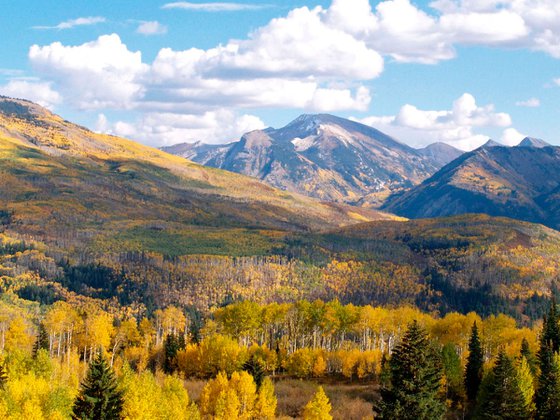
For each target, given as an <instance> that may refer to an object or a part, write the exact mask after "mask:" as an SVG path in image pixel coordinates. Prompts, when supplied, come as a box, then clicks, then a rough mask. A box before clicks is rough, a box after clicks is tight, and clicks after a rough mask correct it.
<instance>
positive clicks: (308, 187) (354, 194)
mask: <svg viewBox="0 0 560 420" xmlns="http://www.w3.org/2000/svg"><path fill="white" fill-rule="evenodd" d="M163 150H164V151H166V152H169V153H173V154H178V155H180V156H183V157H187V158H189V159H192V160H193V161H195V162H198V163H200V164H203V165H207V166H212V167H217V168H221V169H226V170H228V171H232V172H238V173H242V174H245V175H249V176H252V177H255V178H258V179H261V180H263V181H265V182H266V183H268V184H269V185H272V186H273V187H276V188H280V189H283V190H287V191H292V192H298V193H301V194H306V195H309V196H312V197H317V198H320V199H322V200H327V201H333V202H343V203H349V204H357V205H367V206H377V205H379V204H380V203H382V202H383V201H384V200H385V198H386V197H387V196H388V195H389V193H391V192H393V191H398V190H401V189H403V188H410V187H412V186H414V185H416V184H418V183H420V182H421V181H422V180H424V179H426V178H427V177H428V176H430V175H431V174H433V173H434V172H435V171H437V170H438V169H439V168H441V167H442V166H443V165H444V164H446V163H449V162H450V161H451V160H453V159H454V158H456V157H458V156H459V155H460V154H461V152H460V151H458V150H457V149H454V148H453V147H451V146H447V145H443V144H436V145H432V146H430V147H428V148H426V149H422V150H416V149H413V148H411V147H409V146H407V145H405V144H403V143H400V142H399V141H397V140H395V139H394V138H392V137H390V136H388V135H386V134H384V133H382V132H380V131H378V130H376V129H374V128H371V127H369V126H366V125H363V124H360V123H357V122H354V121H350V120H347V119H344V118H339V117H335V116H333V115H326V114H320V115H302V116H300V117H298V118H297V119H296V120H294V121H292V122H291V123H290V124H288V125H287V126H285V127H283V128H280V129H273V128H268V129H266V130H258V131H253V132H251V133H247V134H245V135H244V136H243V137H242V138H241V140H239V141H238V142H234V143H230V144H228V145H219V146H211V145H205V144H200V143H197V144H194V145H186V144H183V145H177V146H172V147H168V148H164V149H163Z"/></svg>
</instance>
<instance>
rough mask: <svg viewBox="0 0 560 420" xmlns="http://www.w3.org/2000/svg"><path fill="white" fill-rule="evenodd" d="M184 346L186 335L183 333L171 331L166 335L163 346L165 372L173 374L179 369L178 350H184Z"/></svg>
mask: <svg viewBox="0 0 560 420" xmlns="http://www.w3.org/2000/svg"><path fill="white" fill-rule="evenodd" d="M184 348H185V337H184V336H183V335H182V334H173V333H169V334H168V335H167V337H165V343H164V346H163V353H164V355H163V356H164V360H163V371H164V372H165V373H168V374H171V373H173V372H175V371H176V370H177V352H178V351H179V350H184Z"/></svg>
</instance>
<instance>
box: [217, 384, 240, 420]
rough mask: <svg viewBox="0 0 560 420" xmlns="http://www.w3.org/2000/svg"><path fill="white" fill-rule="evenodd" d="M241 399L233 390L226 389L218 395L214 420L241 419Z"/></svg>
mask: <svg viewBox="0 0 560 420" xmlns="http://www.w3.org/2000/svg"><path fill="white" fill-rule="evenodd" d="M239 406H240V404H239V399H238V398H237V393H236V392H235V390H233V389H226V390H224V391H222V392H220V394H219V395H218V398H217V399H216V403H215V408H214V417H213V419H214V420H237V419H239V418H240V417H239Z"/></svg>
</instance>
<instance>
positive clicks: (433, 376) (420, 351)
mask: <svg viewBox="0 0 560 420" xmlns="http://www.w3.org/2000/svg"><path fill="white" fill-rule="evenodd" d="M389 372H390V385H389V386H388V387H383V388H382V390H381V398H382V400H381V403H380V406H379V407H378V410H379V411H380V418H382V419H402V420H408V419H410V420H412V419H414V420H436V419H442V418H443V417H444V414H445V405H444V403H443V401H442V400H441V398H440V395H439V394H440V390H441V379H442V374H443V373H442V367H441V360H440V358H439V352H438V351H437V350H435V349H434V348H433V347H432V344H431V343H430V340H429V338H428V334H427V333H426V331H425V330H424V329H423V328H422V327H421V326H420V325H418V322H416V321H414V322H413V323H412V324H410V326H409V327H408V330H407V332H406V333H405V335H404V337H403V339H402V342H401V343H400V344H399V345H398V346H397V347H396V348H395V351H394V352H393V354H392V356H391V359H390V360H389Z"/></svg>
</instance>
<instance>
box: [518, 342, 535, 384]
mask: <svg viewBox="0 0 560 420" xmlns="http://www.w3.org/2000/svg"><path fill="white" fill-rule="evenodd" d="M523 358H524V359H525V360H526V361H527V364H528V365H529V368H530V369H531V373H532V374H533V376H535V375H536V373H537V360H536V358H535V355H534V354H533V352H532V351H531V349H530V348H529V342H528V341H527V339H526V338H525V337H523V340H522V341H521V351H520V352H519V359H520V360H521V359H523Z"/></svg>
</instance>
